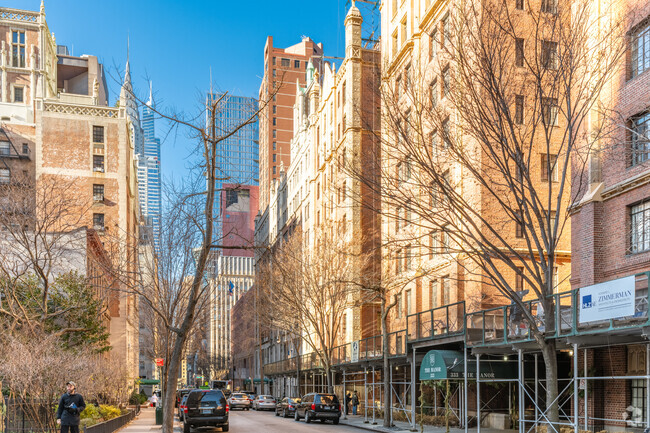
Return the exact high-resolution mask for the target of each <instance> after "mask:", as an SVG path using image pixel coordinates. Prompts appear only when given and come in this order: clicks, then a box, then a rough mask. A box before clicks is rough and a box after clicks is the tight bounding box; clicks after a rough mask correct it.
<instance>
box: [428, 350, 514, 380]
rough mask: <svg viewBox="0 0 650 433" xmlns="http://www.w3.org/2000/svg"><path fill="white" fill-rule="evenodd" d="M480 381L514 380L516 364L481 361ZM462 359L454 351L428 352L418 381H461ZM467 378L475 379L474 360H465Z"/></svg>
mask: <svg viewBox="0 0 650 433" xmlns="http://www.w3.org/2000/svg"><path fill="white" fill-rule="evenodd" d="M480 368H481V371H480V374H481V379H496V380H499V379H516V378H517V363H516V362H513V361H500V360H489V359H482V360H481V362H480ZM464 371H465V366H464V357H463V353H462V352H458V351H455V350H430V351H428V352H427V354H426V355H424V359H423V360H422V364H421V365H420V380H445V379H463V378H464V377H465V374H464ZM467 378H468V379H475V378H476V359H474V358H472V359H468V360H467Z"/></svg>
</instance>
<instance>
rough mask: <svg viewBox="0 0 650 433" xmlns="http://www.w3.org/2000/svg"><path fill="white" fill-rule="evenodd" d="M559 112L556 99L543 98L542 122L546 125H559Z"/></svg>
mask: <svg viewBox="0 0 650 433" xmlns="http://www.w3.org/2000/svg"><path fill="white" fill-rule="evenodd" d="M557 111H558V106H557V99H556V98H542V121H543V122H544V125H547V126H555V125H557Z"/></svg>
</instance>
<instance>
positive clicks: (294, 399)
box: [289, 398, 300, 403]
mask: <svg viewBox="0 0 650 433" xmlns="http://www.w3.org/2000/svg"><path fill="white" fill-rule="evenodd" d="M289 403H300V399H299V398H290V399H289Z"/></svg>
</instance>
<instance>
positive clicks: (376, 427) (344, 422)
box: [339, 419, 411, 433]
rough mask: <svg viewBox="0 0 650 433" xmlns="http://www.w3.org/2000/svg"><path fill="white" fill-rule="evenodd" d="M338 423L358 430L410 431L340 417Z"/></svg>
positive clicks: (396, 432)
mask: <svg viewBox="0 0 650 433" xmlns="http://www.w3.org/2000/svg"><path fill="white" fill-rule="evenodd" d="M339 424H340V425H346V426H348V427H354V428H358V429H360V430H366V431H374V432H381V433H411V431H410V430H404V429H402V428H401V427H397V426H395V427H388V428H387V427H384V426H383V425H380V424H379V423H378V424H377V425H374V426H373V425H372V424H370V423H367V424H366V423H362V424H352V423H348V422H347V420H343V419H341V420H340V421H339Z"/></svg>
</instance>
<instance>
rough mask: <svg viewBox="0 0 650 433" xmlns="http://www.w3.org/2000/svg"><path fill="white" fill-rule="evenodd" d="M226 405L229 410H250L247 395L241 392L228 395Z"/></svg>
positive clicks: (249, 401)
mask: <svg viewBox="0 0 650 433" xmlns="http://www.w3.org/2000/svg"><path fill="white" fill-rule="evenodd" d="M228 404H229V405H230V409H233V410H234V409H237V408H240V409H243V410H249V409H250V408H251V399H250V398H248V394H244V393H243V392H234V393H232V394H231V395H230V398H229V399H228Z"/></svg>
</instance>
